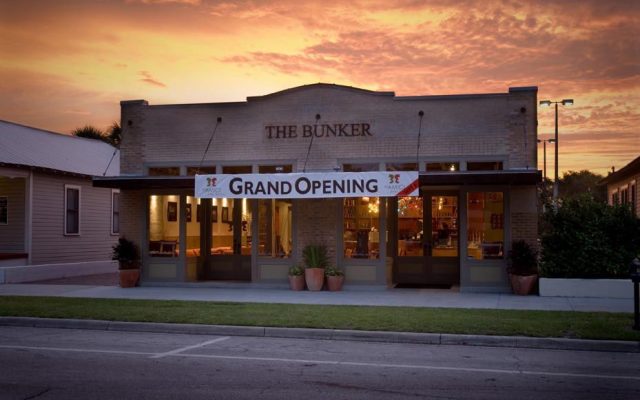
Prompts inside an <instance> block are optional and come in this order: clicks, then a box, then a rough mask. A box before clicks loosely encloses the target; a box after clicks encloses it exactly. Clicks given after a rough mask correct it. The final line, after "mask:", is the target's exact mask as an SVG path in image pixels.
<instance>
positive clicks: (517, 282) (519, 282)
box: [509, 274, 538, 295]
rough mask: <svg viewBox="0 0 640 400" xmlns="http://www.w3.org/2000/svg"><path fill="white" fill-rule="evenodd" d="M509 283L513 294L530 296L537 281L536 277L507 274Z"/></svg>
mask: <svg viewBox="0 0 640 400" xmlns="http://www.w3.org/2000/svg"><path fill="white" fill-rule="evenodd" d="M509 281H511V289H513V293H515V294H519V295H527V294H531V292H532V291H533V288H534V286H535V285H536V282H537V281H538V275H514V274H509Z"/></svg>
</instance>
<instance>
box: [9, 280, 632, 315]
mask: <svg viewBox="0 0 640 400" xmlns="http://www.w3.org/2000/svg"><path fill="white" fill-rule="evenodd" d="M0 296H56V297H85V298H109V299H149V300H190V301H226V302H251V303H285V304H334V305H361V306H392V307H400V306H404V307H431V308H481V309H498V310H508V309H509V310H550V311H604V312H625V313H632V312H633V300H629V299H601V298H585V297H579V298H578V297H539V296H516V295H512V294H488V293H460V292H458V291H455V290H445V289H387V288H383V287H371V288H352V289H349V288H347V289H346V290H344V291H341V292H327V291H322V292H309V291H302V292H294V291H291V290H289V289H284V288H281V287H265V286H260V285H253V284H237V285H228V286H225V285H220V286H207V287H201V286H197V285H196V286H192V287H148V286H145V287H136V288H130V289H122V288H120V287H117V286H96V285H64V284H63V285H50V284H49V285H47V284H4V285H0Z"/></svg>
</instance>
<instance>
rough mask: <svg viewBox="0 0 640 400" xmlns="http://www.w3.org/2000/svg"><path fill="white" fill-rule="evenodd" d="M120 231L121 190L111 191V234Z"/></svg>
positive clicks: (116, 233)
mask: <svg viewBox="0 0 640 400" xmlns="http://www.w3.org/2000/svg"><path fill="white" fill-rule="evenodd" d="M119 233H120V191H119V190H113V191H111V234H112V235H118V234H119Z"/></svg>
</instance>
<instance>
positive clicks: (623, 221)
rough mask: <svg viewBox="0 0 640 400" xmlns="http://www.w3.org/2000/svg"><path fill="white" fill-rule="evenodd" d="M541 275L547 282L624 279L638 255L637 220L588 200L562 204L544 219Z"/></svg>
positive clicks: (622, 207)
mask: <svg viewBox="0 0 640 400" xmlns="http://www.w3.org/2000/svg"><path fill="white" fill-rule="evenodd" d="M544 219H545V223H546V228H547V229H546V231H545V232H544V233H543V235H542V252H541V255H542V259H541V265H540V266H541V268H540V270H541V274H542V276H545V277H549V278H627V277H628V276H629V270H628V266H629V263H630V262H631V260H632V259H633V258H634V257H636V256H637V255H638V254H639V253H640V220H639V219H637V218H636V217H635V216H634V215H633V214H632V213H631V210H630V208H629V207H628V206H625V205H616V206H609V205H607V204H604V203H602V202H599V201H597V200H594V199H593V198H592V197H591V196H581V197H578V198H575V199H568V200H566V201H564V202H563V204H562V206H561V207H559V209H558V211H557V212H555V213H554V212H553V211H548V212H547V213H546V214H545V216H544Z"/></svg>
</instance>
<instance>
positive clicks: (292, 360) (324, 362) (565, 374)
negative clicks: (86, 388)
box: [0, 336, 640, 381]
mask: <svg viewBox="0 0 640 400" xmlns="http://www.w3.org/2000/svg"><path fill="white" fill-rule="evenodd" d="M226 339H229V337H228V336H225V337H221V338H217V339H213V340H209V341H207V342H203V343H200V344H197V345H193V346H187V347H183V348H180V349H176V350H172V351H169V352H166V353H145V352H138V351H121V350H99V349H73V348H63V347H32V346H9V345H0V349H17V350H48V351H68V352H77V353H106V354H128V355H143V356H152V357H151V358H160V357H166V356H171V357H193V358H209V359H222V360H239V361H269V362H286V363H298V364H320V365H346V366H357V367H372V368H406V369H421V370H433V371H452V372H480V373H495V374H507V375H537V376H557V377H571V378H597V379H622V380H632V381H640V376H630V375H600V374H579V373H571V372H551V371H527V370H507V369H489V368H461V367H439V366H435V365H416V364H385V363H365V362H352V361H327V360H304V359H296V358H275V357H247V356H219V355H210V354H183V353H181V352H184V351H186V350H189V349H194V348H198V347H202V346H206V345H207V344H212V343H217V342H221V341H223V340H226Z"/></svg>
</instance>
